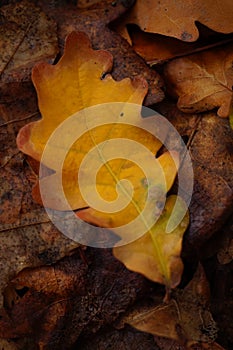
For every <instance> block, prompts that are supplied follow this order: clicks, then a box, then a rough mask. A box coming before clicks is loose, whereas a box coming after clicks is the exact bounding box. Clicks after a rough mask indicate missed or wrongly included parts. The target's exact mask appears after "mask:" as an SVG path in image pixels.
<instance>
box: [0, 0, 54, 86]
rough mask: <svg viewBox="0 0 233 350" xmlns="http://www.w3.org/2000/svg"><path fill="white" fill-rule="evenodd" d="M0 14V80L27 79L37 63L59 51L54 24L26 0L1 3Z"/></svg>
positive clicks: (52, 59) (51, 57)
mask: <svg viewBox="0 0 233 350" xmlns="http://www.w3.org/2000/svg"><path fill="white" fill-rule="evenodd" d="M0 17H1V21H2V23H1V27H0V56H1V61H0V76H1V81H2V82H14V81H29V80H30V75H31V69H32V67H33V66H34V65H35V64H36V63H37V62H39V61H41V60H43V61H44V60H46V61H48V62H50V63H52V62H53V61H54V59H55V57H56V55H57V53H58V43H57V35H56V23H55V22H54V21H53V20H51V19H49V18H48V17H47V16H46V15H45V14H44V13H43V12H42V11H41V9H40V8H39V7H37V6H35V5H34V4H32V3H31V2H29V1H26V0H23V1H20V2H17V3H13V4H9V5H5V6H2V7H1V8H0Z"/></svg>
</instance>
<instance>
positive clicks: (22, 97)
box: [0, 82, 78, 307]
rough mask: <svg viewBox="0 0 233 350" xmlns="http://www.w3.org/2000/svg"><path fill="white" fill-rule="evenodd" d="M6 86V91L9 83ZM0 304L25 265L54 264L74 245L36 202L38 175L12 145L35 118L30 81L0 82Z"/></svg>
mask: <svg viewBox="0 0 233 350" xmlns="http://www.w3.org/2000/svg"><path fill="white" fill-rule="evenodd" d="M9 85H10V86H11V91H9V90H8V86H9ZM0 92H1V101H0V139H1V143H0V167H1V177H0V203H1V211H0V237H1V242H2V244H1V246H0V256H1V260H0V307H2V304H3V294H2V293H3V290H4V289H5V287H6V286H7V284H8V283H9V280H10V279H12V278H13V277H14V276H15V275H16V274H17V273H18V272H19V271H21V270H22V269H24V268H25V267H33V266H40V265H43V264H50V263H54V262H55V261H57V260H59V259H61V258H62V257H64V256H65V255H67V254H69V253H70V252H72V251H73V250H74V249H75V248H77V246H78V244H77V243H75V242H73V241H71V240H69V239H68V238H67V237H65V236H63V235H62V234H61V233H60V232H59V231H58V230H57V229H56V228H55V227H54V226H53V225H52V223H51V222H50V220H49V218H48V216H47V214H46V212H45V210H44V208H42V207H41V206H40V205H38V204H36V203H35V202H34V201H33V199H32V196H31V188H32V186H33V184H35V182H36V181H37V176H36V175H35V173H34V172H33V171H32V169H31V167H30V166H29V164H28V162H27V159H26V158H25V156H24V155H23V154H21V153H20V152H19V150H18V149H17V147H16V143H15V138H16V135H17V133H18V130H19V129H20V127H22V125H24V124H25V122H27V121H29V120H36V119H38V117H39V116H38V111H37V100H36V95H35V92H34V91H33V89H32V85H31V84H30V83H28V82H27V83H26V82H25V83H20V84H19V83H10V84H2V85H1V86H0Z"/></svg>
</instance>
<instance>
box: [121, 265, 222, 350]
mask: <svg viewBox="0 0 233 350" xmlns="http://www.w3.org/2000/svg"><path fill="white" fill-rule="evenodd" d="M207 289H208V283H207V281H206V277H205V274H204V270H203V268H202V267H201V266H199V269H198V270H197V272H196V274H195V275H194V277H193V280H192V281H191V282H190V283H189V284H188V285H187V286H186V287H185V288H184V289H183V290H181V289H175V290H173V292H172V296H171V300H170V301H169V302H168V303H163V304H157V305H156V306H154V307H152V306H149V307H148V306H147V307H138V309H136V308H135V309H134V310H133V311H132V312H131V313H129V315H127V316H125V317H123V322H124V323H128V324H130V325H131V326H133V327H135V328H136V329H139V330H141V331H144V332H148V333H151V334H154V335H156V336H162V337H166V338H170V339H174V340H176V341H178V342H179V343H180V344H181V345H185V346H186V348H188V346H190V345H191V344H193V343H196V342H203V343H209V342H210V343H212V342H214V340H215V339H216V336H217V328H216V323H215V322H214V320H213V318H212V315H211V313H210V311H209V307H208V305H207V304H208V300H207V295H208V291H207ZM206 291H207V294H206Z"/></svg>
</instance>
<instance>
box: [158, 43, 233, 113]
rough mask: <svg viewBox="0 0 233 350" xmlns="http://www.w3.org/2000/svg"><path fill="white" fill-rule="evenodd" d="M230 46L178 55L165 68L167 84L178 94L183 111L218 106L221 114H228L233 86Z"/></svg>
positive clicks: (189, 111)
mask: <svg viewBox="0 0 233 350" xmlns="http://www.w3.org/2000/svg"><path fill="white" fill-rule="evenodd" d="M232 62H233V45H232V44H229V45H227V46H223V47H219V48H215V49H211V50H207V51H205V52H201V53H197V54H194V55H190V56H188V57H183V58H178V59H175V60H173V61H171V62H169V63H168V64H167V65H166V67H165V76H166V79H167V86H168V89H169V91H170V93H171V94H173V95H175V96H177V97H178V103H177V106H178V108H179V109H180V110H182V111H183V112H188V113H194V112H203V111H206V110H211V109H213V108H218V112H217V113H218V115H219V116H220V117H228V116H229V113H230V106H231V99H232V85H233V69H232Z"/></svg>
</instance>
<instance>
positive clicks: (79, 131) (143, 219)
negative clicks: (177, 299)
mask: <svg viewBox="0 0 233 350" xmlns="http://www.w3.org/2000/svg"><path fill="white" fill-rule="evenodd" d="M111 67H112V56H111V55H110V54H109V53H108V52H106V51H101V50H100V51H95V50H92V48H91V45H90V41H89V39H88V37H87V36H86V35H85V34H83V33H71V34H70V35H69V36H68V38H67V41H66V46H65V51H64V55H63V56H62V58H61V60H60V61H59V62H58V63H57V64H56V65H55V66H51V65H48V64H46V63H41V64H38V65H37V66H35V68H34V70H33V73H32V79H33V83H34V85H35V88H36V91H37V94H38V103H39V108H40V111H41V114H42V119H41V120H39V121H37V122H33V123H30V124H28V125H26V126H24V127H23V128H22V129H21V130H20V132H19V134H18V137H17V144H18V147H19V149H20V150H22V151H23V152H24V153H26V154H28V155H30V156H31V157H33V158H34V159H36V160H38V161H40V162H41V164H42V165H44V166H45V167H47V168H49V169H51V170H52V173H51V172H50V173H49V175H48V173H43V172H41V173H40V175H41V178H40V182H39V186H36V187H35V188H34V199H37V200H38V201H39V200H40V198H39V190H40V192H41V197H42V198H41V199H42V203H43V204H44V206H45V207H48V208H52V209H56V210H59V211H72V210H74V209H82V210H80V211H79V212H78V214H77V216H79V218H81V219H83V220H85V221H86V222H90V223H93V224H95V225H97V226H102V227H107V228H111V229H113V230H114V232H116V234H117V235H118V236H119V237H120V238H119V240H120V242H121V244H125V242H127V243H128V242H132V241H135V239H138V238H140V237H142V236H143V235H144V234H145V238H146V237H148V235H149V237H150V238H149V240H148V244H145V252H144V257H145V259H146V260H148V259H149V260H150V261H151V257H150V255H151V252H150V249H151V250H152V251H153V254H152V255H153V257H152V259H153V263H151V265H148V264H147V263H146V262H145V263H144V267H145V268H144V270H143V271H139V270H138V266H137V262H136V260H137V258H135V268H134V267H133V266H130V268H131V269H133V270H135V271H139V272H142V273H143V274H144V275H145V276H147V277H149V278H151V279H152V280H155V281H157V282H160V283H164V284H166V285H167V286H168V287H174V286H176V285H177V284H178V283H179V280H180V276H181V273H182V266H183V265H182V262H181V259H180V257H179V254H180V250H181V242H182V235H183V233H184V231H185V229H186V227H187V221H188V219H187V216H185V217H184V218H183V220H182V222H181V223H179V222H178V223H179V225H178V226H177V224H178V223H177V222H174V225H173V227H176V228H175V229H173V230H172V232H169V233H167V223H168V221H169V220H170V219H171V218H173V220H175V221H176V217H177V215H178V216H179V210H180V211H182V210H183V213H184V212H185V211H186V207H185V205H184V204H183V202H182V201H181V199H179V197H176V196H175V197H172V198H173V200H172V203H173V205H172V206H171V204H170V203H171V199H169V201H168V203H167V204H166V206H165V209H164V210H165V212H164V211H163V208H164V205H165V202H166V193H167V191H168V190H169V189H170V188H171V186H172V184H173V182H174V179H175V177H176V174H177V170H178V164H179V155H178V153H177V152H175V151H169V152H165V153H164V154H162V155H161V156H159V157H158V158H156V157H155V155H156V154H157V152H158V150H159V149H160V148H161V146H162V144H163V141H164V140H165V139H166V136H167V133H168V127H167V124H166V123H165V122H164V120H163V123H162V122H161V120H160V122H158V121H157V122H156V116H149V117H145V118H143V117H142V116H141V113H140V112H141V104H142V102H143V99H144V97H145V94H146V93H147V83H146V82H145V80H144V79H141V78H137V79H134V80H130V79H128V78H127V79H124V80H122V81H118V82H116V81H114V80H113V78H112V77H111V76H110V75H109V74H108V75H106V72H108V71H109V70H110V69H111ZM157 117H158V116H157ZM158 118H159V117H158ZM41 168H42V167H41ZM42 170H43V168H42ZM174 202H176V212H175V213H174V211H173V213H172V209H173V207H174ZM84 208H85V209H84ZM167 208H168V209H167ZM170 209H171V210H170ZM177 210H178V212H177ZM161 213H162V217H161V218H160V216H161ZM171 214H173V215H171ZM183 216H184V215H180V217H181V219H182V217H183ZM77 220H78V219H77ZM157 220H158V224H157V223H156V221H157ZM165 223H166V225H165ZM163 236H164V237H163ZM150 239H151V241H150ZM149 241H150V243H151V244H152V247H151V248H149V250H148V252H147V249H148V247H147V245H149ZM169 242H170V243H169ZM118 252H120V251H118ZM115 255H116V256H117V253H115ZM119 259H120V260H122V261H123V262H124V258H123V259H122V258H121V257H120V255H119ZM138 261H141V256H140V254H139V255H138ZM171 262H172V263H174V264H173V265H172V263H171ZM151 266H153V270H151ZM146 268H148V271H145V270H146Z"/></svg>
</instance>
